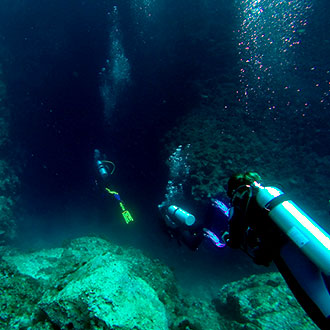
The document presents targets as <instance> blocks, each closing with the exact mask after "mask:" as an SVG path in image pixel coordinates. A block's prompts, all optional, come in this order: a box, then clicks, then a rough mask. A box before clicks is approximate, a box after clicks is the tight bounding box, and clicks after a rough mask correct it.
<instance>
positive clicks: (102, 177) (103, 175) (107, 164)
mask: <svg viewBox="0 0 330 330" xmlns="http://www.w3.org/2000/svg"><path fill="white" fill-rule="evenodd" d="M105 158H106V157H105V156H104V155H102V154H101V152H100V150H98V149H95V150H94V165H95V169H96V173H97V179H96V183H97V185H99V186H101V188H102V189H103V190H105V191H106V192H107V193H108V194H109V195H111V196H113V197H114V199H115V200H116V201H117V202H118V204H119V207H120V210H121V214H122V216H123V218H124V220H125V222H126V223H127V224H128V223H130V222H133V221H134V219H133V217H132V215H131V213H130V212H129V211H128V210H127V209H126V207H125V204H124V202H123V201H122V199H121V198H120V196H119V194H118V192H116V191H114V190H112V189H110V177H111V175H112V174H113V173H114V171H115V169H116V166H115V164H114V163H113V162H111V161H109V160H105Z"/></svg>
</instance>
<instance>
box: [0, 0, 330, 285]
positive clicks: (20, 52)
mask: <svg viewBox="0 0 330 330" xmlns="http://www.w3.org/2000/svg"><path fill="white" fill-rule="evenodd" d="M329 11H330V6H329V4H328V2H327V1H325V0H323V1H318V2H316V1H308V0H300V1H298V0H293V1H274V0H273V1H271V0H265V1H259V0H242V1H225V0H217V1H215V0H209V1H193V2H189V3H188V2H187V1H183V0H175V1H174V0H173V1H172V0H170V1H169V0H168V1H165V0H140V1H138V0H136V1H120V2H119V1H118V2H116V1H101V0H98V1H78V0H72V1H69V2H68V1H64V0H60V1H56V2H49V1H43V0H39V1H34V2H31V1H16V0H11V1H9V0H3V1H2V4H1V6H0V22H1V24H0V47H1V52H0V55H1V61H2V63H3V67H4V73H5V81H6V84H7V89H8V98H9V104H10V107H11V109H12V118H11V132H12V137H13V140H14V145H15V148H16V150H17V152H16V154H17V155H16V157H17V158H16V159H17V162H18V163H19V167H20V168H21V170H22V171H21V174H20V177H21V182H22V187H21V192H20V195H21V198H20V211H19V219H20V222H19V228H20V229H19V234H20V236H19V242H20V243H21V245H22V246H25V247H31V248H36V247H43V246H50V245H56V244H60V242H61V241H62V240H64V239H67V238H70V237H75V236H79V235H85V234H91V233H95V234H102V235H104V236H105V237H108V238H110V239H113V240H116V241H117V242H118V243H121V244H128V245H133V246H137V247H142V248H144V249H145V250H146V251H149V252H150V253H151V252H152V253H153V255H155V256H156V257H159V258H161V259H163V260H166V261H167V262H169V263H170V262H171V260H172V262H173V259H177V257H175V256H176V254H177V253H178V251H180V252H179V253H180V254H181V259H180V262H178V264H181V265H182V264H184V265H185V267H181V268H180V266H179V265H178V264H175V263H174V266H177V269H178V272H179V273H180V272H181V273H182V274H184V275H183V276H185V275H186V273H185V272H186V271H187V268H189V269H197V268H198V267H199V266H198V265H200V263H201V262H203V260H204V261H205V260H206V262H205V264H204V267H203V268H205V272H204V275H202V274H200V273H198V274H196V278H198V277H199V276H201V277H202V278H203V276H208V275H209V274H213V275H214V278H219V277H222V281H223V282H225V281H227V280H229V279H233V278H239V277H240V275H241V274H242V273H249V271H251V269H250V267H251V265H249V266H245V262H246V259H245V257H244V256H241V257H237V258H238V259H239V260H238V261H239V262H238V263H237V265H236V266H232V265H231V264H230V261H229V260H231V255H230V252H225V253H224V254H223V255H221V256H219V255H218V254H217V253H215V252H208V251H206V252H205V251H201V252H200V253H199V254H196V253H195V254H194V253H192V252H190V251H188V250H185V249H184V248H183V247H180V246H178V245H177V244H176V243H175V242H173V241H169V240H168V238H167V236H166V235H165V233H163V231H162V229H161V226H160V225H159V223H158V221H159V217H158V212H157V205H158V204H159V203H160V202H161V201H162V199H163V198H164V193H165V186H166V183H167V180H168V169H167V167H166V164H165V160H166V158H167V157H168V156H169V155H168V154H166V152H165V151H164V145H163V142H162V138H163V136H164V135H165V134H166V132H167V131H169V130H171V129H173V127H175V125H177V124H178V122H177V120H178V119H179V118H181V116H184V115H187V114H189V111H190V110H191V109H193V108H195V107H196V106H197V105H198V104H199V103H200V102H201V99H203V97H206V96H201V94H202V88H204V87H205V86H206V87H207V88H208V90H211V91H212V90H216V88H217V86H218V85H220V84H221V83H226V84H229V85H231V86H234V87H235V91H234V93H233V95H232V99H228V100H227V102H228V105H229V104H236V110H237V109H238V110H237V111H239V113H240V118H243V119H244V125H246V127H249V128H250V130H251V131H259V132H262V131H263V130H265V131H267V134H269V136H270V137H271V138H273V139H274V140H276V141H277V142H278V143H279V144H281V143H282V144H283V146H284V145H287V144H288V145H291V146H292V145H296V146H297V148H300V149H301V148H305V149H304V150H306V153H305V154H306V159H304V162H308V161H309V159H311V160H313V161H315V158H317V159H324V164H325V165H324V166H323V167H322V169H323V168H327V171H325V172H323V173H319V172H316V173H306V177H308V176H312V177H315V176H318V175H320V176H321V178H322V181H324V180H327V179H328V178H329V174H330V171H329V167H327V165H326V164H327V162H329V161H330V159H329V157H330V154H329V148H328V144H329V137H330V135H329V132H330V126H329V119H330V114H329V109H330V103H329V102H330V99H329V92H330V88H329V87H330V85H329V83H330V63H329V59H328V54H329V50H330V38H329V36H328V31H329V29H330V26H329V24H330V23H329V20H328V17H329ZM226 110H227V105H226V104H225V105H224V108H219V109H218V111H219V112H220V114H221V116H222V118H223V119H224V120H226V116H230V118H232V117H233V116H235V112H232V113H230V114H228V111H226ZM221 112H223V114H222V113H221ZM237 130H238V132H237V134H238V135H239V134H240V132H239V128H238V129H237ZM179 143H180V141H178V144H179ZM247 143H248V142H247ZM95 148H100V149H101V150H103V152H105V153H106V154H107V156H108V158H109V159H110V160H112V161H114V162H115V163H116V165H117V170H116V175H115V176H114V178H113V184H114V186H116V187H117V188H118V190H120V193H121V195H122V198H124V199H125V202H126V203H127V205H129V206H130V209H131V210H132V211H133V213H134V216H135V218H136V223H135V224H134V226H132V227H130V228H128V227H124V226H122V225H121V224H118V223H117V222H116V221H111V220H112V219H111V218H115V217H118V210H117V205H116V204H114V203H112V202H111V201H109V200H107V199H106V198H105V197H104V196H103V195H102V194H101V193H100V191H99V190H98V189H97V187H95V175H94V174H95V173H94V168H93V150H94V149H95ZM261 157H262V155H261ZM276 161H277V160H275V159H274V162H276ZM219 166H221V164H219ZM302 167H303V165H302ZM297 172H299V173H303V168H299V169H297ZM273 175H274V176H276V173H275V174H273ZM324 178H325V179H324ZM297 180H298V181H299V178H298V179H297ZM305 181H306V182H308V181H309V180H308V178H307V179H306V178H302V179H301V181H299V182H305ZM299 182H298V183H299ZM298 185H299V184H298ZM303 188H304V187H303V184H301V189H302V190H303ZM310 189H311V188H310ZM318 191H321V194H322V195H323V199H322V201H323V202H322V203H323V204H322V205H320V206H317V205H313V202H309V203H310V204H309V206H310V207H311V208H313V207H314V209H320V210H321V211H322V212H321V214H322V215H326V216H327V214H328V213H327V212H328V210H327V207H328V206H329V205H328V200H329V198H330V190H329V189H327V185H326V187H323V188H322V189H321V190H318V187H317V186H316V187H315V189H314V193H315V196H317V195H318ZM318 197H320V196H318ZM312 200H313V198H312ZM318 201H319V199H317V202H318ZM302 202H303V203H304V201H303V200H302ZM307 204H308V202H307ZM322 221H323V223H324V224H325V226H326V223H328V222H329V218H323V220H322ZM228 253H229V255H228ZM205 258H206V259H205ZM240 258H241V259H240ZM182 260H183V261H184V262H183V261H182ZM186 267H187V268H186ZM237 267H238V268H237ZM252 267H253V266H252ZM252 271H253V272H254V271H257V270H256V269H254V268H252ZM199 272H201V273H202V271H199ZM205 274H207V275H205Z"/></svg>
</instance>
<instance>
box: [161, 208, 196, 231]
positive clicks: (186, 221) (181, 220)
mask: <svg viewBox="0 0 330 330" xmlns="http://www.w3.org/2000/svg"><path fill="white" fill-rule="evenodd" d="M167 210H168V214H169V216H170V218H171V220H172V221H174V222H175V223H176V224H178V225H180V224H182V225H186V226H192V225H193V224H194V223H195V221H196V218H195V217H194V216H193V215H192V214H190V213H188V212H186V211H185V210H183V209H182V208H180V207H177V206H175V205H171V206H169V207H168V209H167Z"/></svg>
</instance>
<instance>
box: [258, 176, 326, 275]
mask: <svg viewBox="0 0 330 330" xmlns="http://www.w3.org/2000/svg"><path fill="white" fill-rule="evenodd" d="M253 187H254V188H257V194H256V201H257V203H258V204H259V206H261V207H262V208H264V209H266V210H268V212H269V213H268V215H269V217H270V218H271V219H272V220H273V221H274V222H275V223H276V224H277V226H278V227H279V228H280V229H281V230H282V231H283V232H284V233H285V234H286V235H287V236H288V237H289V238H290V239H291V240H292V241H293V242H294V243H295V245H296V246H297V247H298V248H299V249H301V251H302V252H303V253H304V254H305V255H306V256H307V257H308V258H309V260H311V261H312V262H313V263H314V264H315V265H316V266H317V267H318V268H319V269H320V270H321V271H322V272H324V274H325V275H330V235H329V234H328V233H327V232H326V231H325V230H324V229H323V228H321V227H320V226H319V225H318V224H317V223H316V222H315V221H314V220H313V219H312V218H311V217H310V216H308V215H307V214H306V213H305V212H304V211H303V210H302V209H300V208H299V207H298V206H297V205H296V204H295V203H294V202H293V201H292V200H290V199H289V198H288V197H287V195H285V194H284V193H283V191H281V190H280V189H278V188H275V187H263V186H261V185H260V184H259V183H257V182H254V183H253Z"/></svg>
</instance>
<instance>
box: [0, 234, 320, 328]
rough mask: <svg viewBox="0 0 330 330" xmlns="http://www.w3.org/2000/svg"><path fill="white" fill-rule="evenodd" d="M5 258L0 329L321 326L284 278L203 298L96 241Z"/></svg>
mask: <svg viewBox="0 0 330 330" xmlns="http://www.w3.org/2000/svg"><path fill="white" fill-rule="evenodd" d="M0 253H1V255H2V261H1V262H0V292H2V293H3V294H2V296H1V297H0V306H5V307H6V308H5V310H1V311H0V312H1V313H0V329H2V328H3V329H12V328H17V329H29V330H30V329H42V330H43V329H56V330H57V329H77V330H79V329H84V330H85V329H87V330H88V329H104V330H106V329H116V330H121V329H125V330H128V329H130V330H131V329H135V330H154V329H157V330H162V329H170V330H222V329H229V330H230V329H251V330H252V329H255V330H256V329H302V330H304V329H317V328H316V327H315V326H314V325H313V323H312V322H311V321H310V319H309V318H308V317H307V315H306V314H305V312H304V311H303V310H302V308H301V307H300V305H299V304H298V303H297V301H296V300H295V298H294V297H293V296H292V294H291V292H290V290H289V289H288V287H287V286H286V284H285V282H284V281H283V279H282V278H281V276H280V275H279V274H278V273H270V274H265V275H253V276H251V277H249V278H245V279H242V280H240V281H237V282H232V283H228V284H226V285H225V286H224V287H223V288H222V289H221V290H220V291H219V294H218V295H217V297H216V298H215V297H214V296H211V294H210V295H205V296H203V298H201V297H197V296H194V295H192V294H188V293H183V292H182V291H181V290H180V288H179V287H177V282H176V279H175V277H174V274H173V272H172V271H171V270H170V269H169V268H168V267H167V266H166V265H163V264H162V263H161V262H160V261H158V260H152V259H150V258H148V257H146V256H145V255H144V254H143V253H142V252H141V251H139V250H136V249H133V248H125V247H120V246H117V245H115V244H112V243H111V242H109V241H107V240H104V239H101V238H97V237H82V238H78V239H74V240H72V241H68V242H67V243H66V244H65V246H63V247H61V248H54V249H48V250H40V251H35V252H30V253H18V252H17V251H12V250H10V249H7V250H6V248H5V247H0ZM209 285H211V284H209V283H207V282H205V287H208V286H209ZM212 292H213V291H212ZM212 298H215V299H213V300H212ZM15 306H19V307H22V308H15Z"/></svg>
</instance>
